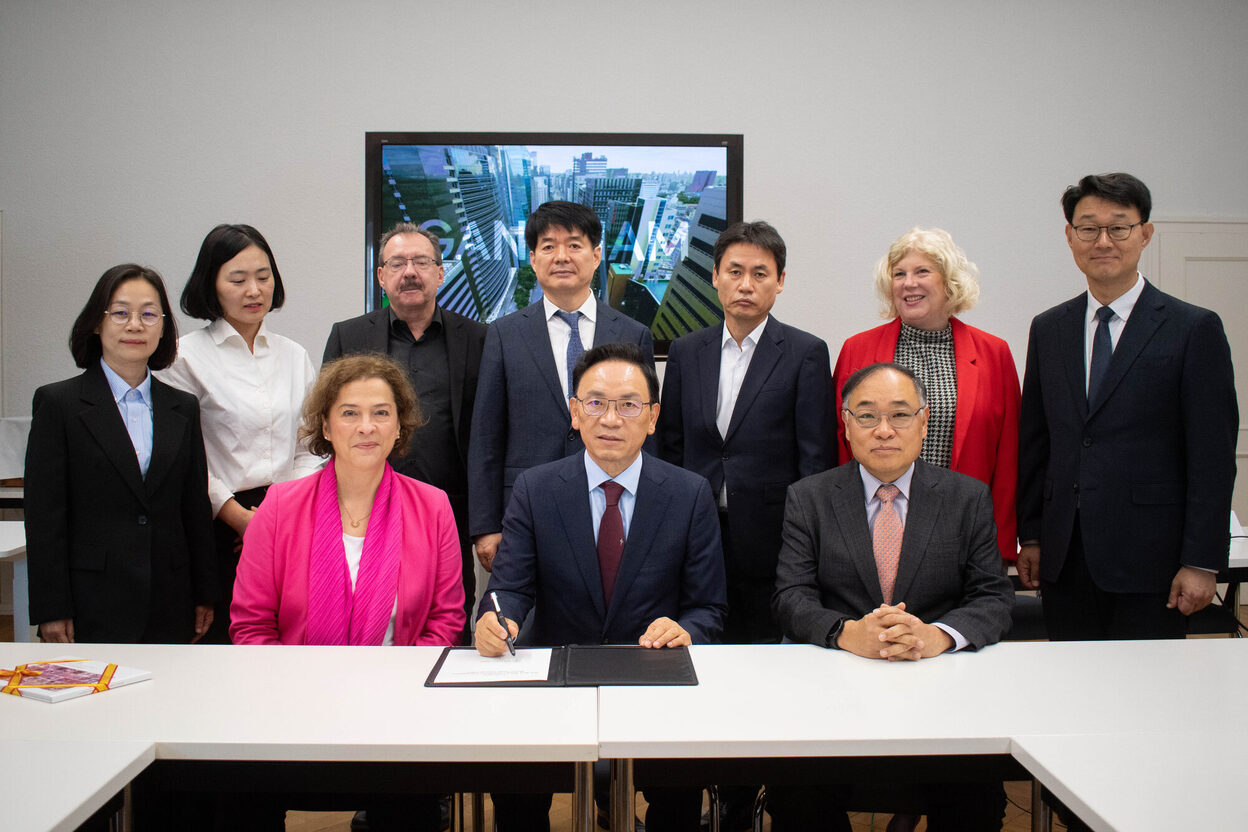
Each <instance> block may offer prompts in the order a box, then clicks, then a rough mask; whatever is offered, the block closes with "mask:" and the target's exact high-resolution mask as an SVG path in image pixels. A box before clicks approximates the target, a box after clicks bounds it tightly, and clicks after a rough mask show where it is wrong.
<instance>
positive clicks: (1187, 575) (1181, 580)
mask: <svg viewBox="0 0 1248 832" xmlns="http://www.w3.org/2000/svg"><path fill="white" fill-rule="evenodd" d="M1217 583H1218V576H1217V575H1215V574H1214V573H1212V572H1206V571H1204V570H1203V569H1193V568H1192V567H1190V566H1181V567H1179V571H1178V574H1176V575H1175V576H1174V580H1173V581H1171V582H1170V598H1169V599H1168V600H1167V601H1166V607H1167V608H1168V609H1174V608H1175V607H1178V608H1179V612H1181V613H1183V614H1184V615H1191V614H1192V613H1194V612H1199V611H1200V610H1203V609H1204V608H1205V607H1207V606H1209V602H1210V601H1212V600H1213V593H1214V590H1216V589H1217Z"/></svg>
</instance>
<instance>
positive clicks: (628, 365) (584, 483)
mask: <svg viewBox="0 0 1248 832" xmlns="http://www.w3.org/2000/svg"><path fill="white" fill-rule="evenodd" d="M573 384H574V385H575V388H574V389H575V390H576V395H575V396H574V397H573V398H572V399H571V401H570V402H569V404H570V410H571V413H570V416H571V422H572V426H573V429H574V430H576V431H578V432H579V434H580V436H581V437H582V439H583V442H584V450H583V451H582V452H581V453H577V454H574V455H573V456H569V457H567V458H565V459H560V460H557V461H554V462H550V463H548V464H545V465H540V466H538V467H536V468H531V469H529V470H527V471H525V472H523V473H521V474H520V475H519V477H518V478H517V479H516V481H515V491H514V493H513V495H512V498H511V501H510V502H509V503H508V506H507V514H506V516H505V517H504V518H503V524H502V525H503V534H502V538H503V539H502V545H501V546H500V547H499V551H498V558H497V560H496V561H495V564H494V572H493V574H492V575H491V576H490V585H489V591H490V592H495V591H496V592H497V593H498V600H499V605H500V606H501V607H502V610H503V615H504V616H506V618H507V619H508V624H509V629H510V634H511V635H512V636H516V635H519V636H521V637H522V638H523V639H524V640H525V643H527V644H531V645H533V646H539V647H540V646H559V645H565V644H640V645H641V646H642V647H650V648H663V647H679V646H683V645H688V644H691V643H692V644H707V643H714V642H716V641H718V639H719V632H720V628H721V627H722V625H723V615H724V562H723V556H722V554H721V552H720V548H719V524H718V523H717V521H716V518H715V503H714V500H713V499H712V497H711V489H710V486H709V485H708V484H707V482H706V480H705V479H703V478H702V477H699V476H697V475H695V474H691V473H689V472H688V471H684V470H682V469H680V468H677V467H676V466H674V465H669V464H667V463H666V462H663V461H662V460H660V459H656V458H655V457H653V456H650V455H649V454H647V453H643V452H642V444H643V443H644V442H645V440H646V437H647V436H649V435H650V434H652V433H653V432H654V427H655V421H656V419H657V417H658V414H659V403H658V401H657V400H658V396H659V380H658V377H657V376H656V375H655V372H654V367H653V366H652V365H651V364H650V360H649V355H647V354H645V353H643V352H642V350H641V348H640V347H638V346H637V345H636V344H605V345H603V346H599V347H594V348H593V349H591V350H588V351H586V352H585V353H584V354H583V355H582V356H581V357H580V359H579V360H578V362H577V364H576V367H575V371H574V373H573ZM493 610H494V607H493V606H492V605H491V603H490V600H489V598H484V599H482V602H481V607H480V610H479V612H478V618H477V624H476V646H477V650H478V652H480V653H481V654H482V655H485V656H500V655H502V654H503V653H504V652H506V649H507V648H506V643H505V639H506V637H507V636H508V632H507V631H504V630H503V628H502V626H501V625H500V624H499V622H498V620H497V619H496V618H495V615H494V611H493ZM529 610H533V617H532V621H531V623H529V624H528V625H527V626H526V627H525V632H521V629H520V626H519V622H523V621H524V620H525V618H526V616H527V615H528V613H529ZM493 799H494V808H495V817H496V818H497V819H498V826H499V829H500V830H501V832H514V831H515V830H523V832H540V830H548V829H549V828H550V824H549V813H550V795H549V794H538V795H505V794H495V795H493ZM646 800H647V802H648V803H649V804H650V808H649V811H648V812H647V814H646V828H647V829H649V830H650V832H666V831H667V830H673V832H683V830H687V829H690V828H696V826H697V824H698V814H699V812H700V811H701V806H702V795H701V790H699V789H647V790H646Z"/></svg>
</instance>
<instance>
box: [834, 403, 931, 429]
mask: <svg viewBox="0 0 1248 832" xmlns="http://www.w3.org/2000/svg"><path fill="white" fill-rule="evenodd" d="M926 408H927V405H923V407H920V408H919V409H918V410H914V411H911V410H894V411H893V412H892V413H876V412H874V411H871V410H864V411H862V412H861V413H855V412H854V411H852V410H850V409H849V408H848V407H845V408H842V410H843V411H844V412H845V413H848V414H849V415H850V416H852V417H853V419H854V421H855V422H856V423H857V424H858V427H860V428H866V429H868V430H870V429H871V428H874V427H878V426H879V424H880V422H888V423H889V425H891V426H892V427H894V428H897V429H898V430H905V429H906V428H908V427H910V426H911V425H912V424H914V417H916V416H918V415H919V412H920V411H922V410H924V409H926Z"/></svg>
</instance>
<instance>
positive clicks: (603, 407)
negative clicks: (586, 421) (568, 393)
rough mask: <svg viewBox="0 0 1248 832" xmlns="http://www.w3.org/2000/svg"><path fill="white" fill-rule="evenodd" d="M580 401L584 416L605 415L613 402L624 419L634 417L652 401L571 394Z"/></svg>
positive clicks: (616, 410)
mask: <svg viewBox="0 0 1248 832" xmlns="http://www.w3.org/2000/svg"><path fill="white" fill-rule="evenodd" d="M572 398H574V399H576V400H577V401H578V402H580V403H581V410H583V411H585V415H586V416H595V417H597V416H605V415H606V413H607V410H609V409H610V407H611V404H612V403H613V402H614V404H615V412H616V413H618V414H620V417H621V418H624V419H636V418H637V417H638V416H640V415H641V413H642V411H643V410H645V409H646V405H648V404H654V402H639V401H637V400H636V399H581V398H577V397H576V396H573V397H572Z"/></svg>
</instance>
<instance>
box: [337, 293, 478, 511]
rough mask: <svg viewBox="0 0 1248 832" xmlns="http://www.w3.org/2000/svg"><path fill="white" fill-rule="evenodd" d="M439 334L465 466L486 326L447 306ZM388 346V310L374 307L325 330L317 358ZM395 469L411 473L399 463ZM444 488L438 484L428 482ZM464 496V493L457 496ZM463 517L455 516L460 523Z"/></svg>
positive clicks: (385, 351)
mask: <svg viewBox="0 0 1248 832" xmlns="http://www.w3.org/2000/svg"><path fill="white" fill-rule="evenodd" d="M442 326H443V330H442V332H443V335H444V336H445V337H446V359H447V364H448V365H449V369H450V378H451V391H450V392H451V419H452V420H453V421H454V423H455V438H456V441H457V449H458V451H459V456H460V460H461V461H462V463H463V465H464V466H465V468H466V467H467V465H468V440H469V437H470V436H471V434H472V410H473V405H474V403H475V402H476V398H477V373H478V371H479V369H480V367H481V349H482V346H483V345H484V344H485V332H486V325H485V324H483V323H480V322H478V321H474V320H472V319H470V318H465V317H464V316H463V315H459V314H456V313H455V312H452V311H450V310H449V309H443V310H442ZM389 346H390V311H389V309H388V308H384V309H374V310H373V311H372V312H369V313H368V314H367V315H360V316H359V317H357V318H349V319H348V320H345V321H339V322H338V323H336V324H334V325H333V327H331V328H330V330H329V338H327V339H326V341H325V353H324V355H323V356H322V357H321V361H322V362H323V363H324V362H329V361H333V360H334V359H335V358H340V357H342V356H344V355H351V354H355V353H365V352H376V353H381V354H382V355H386V354H388V351H389ZM395 469H396V470H397V471H399V473H402V474H408V475H409V476H412V472H410V471H406V470H404V466H403V463H402V462H400V463H399V464H398V465H396V466H395ZM430 485H434V486H437V487H438V488H445V487H446V486H445V485H444V484H442V483H436V482H435V483H430ZM459 496H464V495H459ZM463 519H464V518H463V517H458V518H457V519H456V522H457V523H460V525H461V526H462V521H463Z"/></svg>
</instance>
